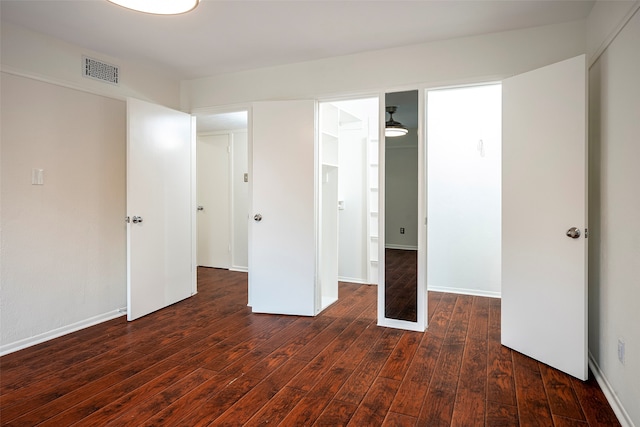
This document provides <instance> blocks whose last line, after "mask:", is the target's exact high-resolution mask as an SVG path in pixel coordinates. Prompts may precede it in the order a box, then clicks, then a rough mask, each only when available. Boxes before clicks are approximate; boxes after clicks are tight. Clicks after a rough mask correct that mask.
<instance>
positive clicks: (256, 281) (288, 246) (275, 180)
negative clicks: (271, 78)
mask: <svg viewBox="0 0 640 427" xmlns="http://www.w3.org/2000/svg"><path fill="white" fill-rule="evenodd" d="M252 129H253V136H252V149H251V156H252V160H251V164H252V173H251V177H250V184H251V190H250V191H251V214H250V218H249V223H250V225H249V305H251V307H252V309H253V311H254V312H259V313H278V314H295V315H314V314H315V313H314V307H315V283H316V282H315V276H316V273H315V261H316V237H315V223H316V220H315V215H316V214H315V212H316V203H315V200H316V189H315V175H316V168H315V101H307V100H305V101H278V102H259V103H256V104H254V106H253V116H252Z"/></svg>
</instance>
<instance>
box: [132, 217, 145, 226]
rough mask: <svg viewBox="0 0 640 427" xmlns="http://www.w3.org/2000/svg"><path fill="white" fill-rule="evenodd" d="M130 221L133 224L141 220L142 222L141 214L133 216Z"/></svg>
mask: <svg viewBox="0 0 640 427" xmlns="http://www.w3.org/2000/svg"><path fill="white" fill-rule="evenodd" d="M131 221H132V222H133V223H134V224H138V223H141V222H142V217H141V216H134V217H133V218H132V219H131Z"/></svg>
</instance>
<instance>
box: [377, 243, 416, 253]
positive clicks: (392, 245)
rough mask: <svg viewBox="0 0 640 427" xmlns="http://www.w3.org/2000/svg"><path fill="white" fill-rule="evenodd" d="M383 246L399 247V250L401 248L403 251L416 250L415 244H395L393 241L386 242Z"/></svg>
mask: <svg viewBox="0 0 640 427" xmlns="http://www.w3.org/2000/svg"><path fill="white" fill-rule="evenodd" d="M384 247H385V248H386V249H400V250H403V251H417V250H418V247H417V246H410V245H396V244H394V243H387V244H386V245H385V246H384Z"/></svg>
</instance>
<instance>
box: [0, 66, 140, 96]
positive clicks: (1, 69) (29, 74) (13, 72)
mask: <svg viewBox="0 0 640 427" xmlns="http://www.w3.org/2000/svg"><path fill="white" fill-rule="evenodd" d="M0 72H3V73H6V74H11V75H13V76H18V77H24V78H26V79H31V80H37V81H39V82H43V83H49V84H52V85H56V86H61V87H66V88H67V89H73V90H78V91H80V92H85V93H90V94H92V95H98V96H104V97H105V98H110V99H116V100H118V101H125V102H126V100H127V98H128V97H129V95H124V94H115V93H113V92H112V91H107V90H104V91H102V90H96V89H95V88H91V89H89V88H86V87H84V86H81V85H79V84H76V83H72V82H69V81H64V80H58V79H54V78H51V77H49V76H45V75H43V74H38V73H32V72H28V71H23V70H19V69H17V68H13V67H11V66H8V65H1V66H0ZM141 99H143V98H141ZM143 100H145V101H147V100H148V99H143Z"/></svg>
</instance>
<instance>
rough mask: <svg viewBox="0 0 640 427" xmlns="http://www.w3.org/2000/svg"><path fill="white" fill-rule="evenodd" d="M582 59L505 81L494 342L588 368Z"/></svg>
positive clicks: (564, 367) (562, 366)
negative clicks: (498, 331) (498, 322)
mask: <svg viewBox="0 0 640 427" xmlns="http://www.w3.org/2000/svg"><path fill="white" fill-rule="evenodd" d="M586 70H587V68H586V59H585V55H581V56H578V57H576V58H572V59H568V60H566V61H562V62H559V63H556V64H552V65H549V66H546V67H544V68H539V69H537V70H533V71H530V72H528V73H524V74H520V75H517V76H514V77H511V78H508V79H506V80H504V82H503V86H502V96H503V103H502V108H503V143H502V161H503V162H502V343H503V344H504V345H506V346H508V347H511V348H513V349H514V350H517V351H519V352H520V353H523V354H526V355H527V356H530V357H532V358H534V359H537V360H539V361H541V362H543V363H546V364H547V365H550V366H552V367H554V368H556V369H559V370H561V371H563V372H566V373H568V374H570V375H573V376H575V377H577V378H580V379H582V380H586V379H587V376H588V366H587V275H586V272H587V240H586V232H585V231H586V226H587V218H586V212H587V204H586V202H587V200H586V194H587V191H586V177H587V173H586V165H587V151H586V148H587V144H586V129H587V121H586V119H587V103H586V101H587V97H586V87H587V84H586V75H587V72H586Z"/></svg>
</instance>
